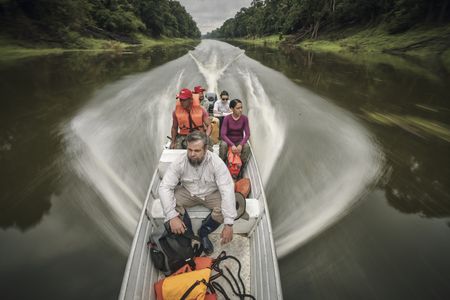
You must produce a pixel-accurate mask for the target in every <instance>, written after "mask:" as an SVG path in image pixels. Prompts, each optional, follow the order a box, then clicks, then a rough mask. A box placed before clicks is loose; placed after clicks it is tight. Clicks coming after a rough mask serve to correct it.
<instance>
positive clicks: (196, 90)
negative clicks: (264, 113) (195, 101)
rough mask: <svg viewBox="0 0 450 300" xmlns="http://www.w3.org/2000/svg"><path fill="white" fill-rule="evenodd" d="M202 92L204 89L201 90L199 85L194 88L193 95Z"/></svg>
mask: <svg viewBox="0 0 450 300" xmlns="http://www.w3.org/2000/svg"><path fill="white" fill-rule="evenodd" d="M204 91H205V89H204V88H202V86H201V85H197V86H196V87H194V93H196V94H198V93H200V92H204Z"/></svg>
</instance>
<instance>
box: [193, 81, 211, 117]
mask: <svg viewBox="0 0 450 300" xmlns="http://www.w3.org/2000/svg"><path fill="white" fill-rule="evenodd" d="M204 91H205V89H204V88H203V87H202V86H201V85H197V86H196V87H194V92H193V93H194V94H198V97H199V99H200V105H201V106H203V108H204V109H205V110H206V112H208V110H209V101H208V99H206V98H205V95H204V94H203V92H204Z"/></svg>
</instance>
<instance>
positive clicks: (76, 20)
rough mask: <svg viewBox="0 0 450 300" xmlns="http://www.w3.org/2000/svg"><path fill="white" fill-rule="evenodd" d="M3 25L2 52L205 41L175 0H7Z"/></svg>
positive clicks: (0, 11)
mask: <svg viewBox="0 0 450 300" xmlns="http://www.w3.org/2000/svg"><path fill="white" fill-rule="evenodd" d="M0 26H1V28H2V38H1V39H2V41H0V46H1V47H2V50H1V51H2V53H10V52H15V51H17V53H28V52H29V53H36V54H37V53H44V52H45V51H50V52H53V51H61V50H60V49H59V50H53V49H52V50H43V49H42V48H66V49H67V48H70V49H94V50H105V49H106V50H120V49H123V48H125V47H127V46H129V45H137V44H140V43H141V42H142V41H145V43H144V44H145V45H150V44H162V43H168V40H169V39H171V38H177V42H179V41H180V39H187V40H191V39H199V38H200V31H199V29H198V28H197V25H196V23H195V22H194V21H193V20H192V17H191V16H190V15H189V14H188V13H187V12H186V10H185V8H184V7H183V6H181V4H180V3H179V2H178V1H171V0H80V1H73V0H58V1H48V0H2V1H0ZM24 48H36V49H39V50H34V51H33V50H31V49H28V50H26V49H24Z"/></svg>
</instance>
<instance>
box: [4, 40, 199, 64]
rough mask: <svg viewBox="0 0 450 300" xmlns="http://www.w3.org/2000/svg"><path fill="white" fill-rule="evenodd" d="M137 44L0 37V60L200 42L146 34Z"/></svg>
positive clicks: (111, 41) (119, 50)
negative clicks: (64, 44) (54, 42)
mask: <svg viewBox="0 0 450 300" xmlns="http://www.w3.org/2000/svg"><path fill="white" fill-rule="evenodd" d="M135 39H136V40H137V41H138V43H136V44H128V43H125V42H119V41H115V40H106V39H95V38H85V37H82V38H79V39H77V41H76V43H74V44H73V46H70V47H62V46H55V45H50V44H47V43H44V42H42V43H41V42H39V43H31V42H27V41H19V40H14V39H11V38H8V37H0V61H6V60H15V59H20V58H25V57H32V56H42V55H49V54H60V53H63V52H77V51H80V52H118V53H120V52H125V51H130V50H135V49H139V50H145V49H148V48H151V47H155V46H170V45H177V44H189V43H195V42H198V40H194V39H186V38H166V37H163V38H160V39H152V38H148V37H146V36H145V35H136V36H135Z"/></svg>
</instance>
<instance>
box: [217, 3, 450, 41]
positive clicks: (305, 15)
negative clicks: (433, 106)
mask: <svg viewBox="0 0 450 300" xmlns="http://www.w3.org/2000/svg"><path fill="white" fill-rule="evenodd" d="M449 21H450V5H449V1H447V0H433V1H430V0H392V1H386V0H371V1H367V0H265V1H263V0H254V1H252V5H251V6H250V7H248V8H242V9H241V10H240V11H239V12H238V13H237V14H236V15H235V17H234V18H232V19H229V20H227V21H226V22H225V23H224V24H223V25H222V26H221V27H220V28H218V29H216V30H214V31H213V32H211V33H209V34H208V37H212V38H237V37H253V36H257V37H261V36H266V35H272V34H292V35H294V40H295V41H299V40H303V39H306V38H311V39H317V38H318V37H319V36H320V35H321V34H322V33H326V32H333V33H334V34H335V38H342V35H341V32H342V30H344V29H346V28H354V27H355V26H370V27H376V26H377V25H382V27H383V29H384V30H385V31H386V32H387V33H389V34H397V33H401V32H405V31H407V30H409V29H411V28H413V27H414V26H416V25H417V24H446V23H448V22H449Z"/></svg>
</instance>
